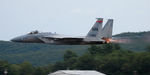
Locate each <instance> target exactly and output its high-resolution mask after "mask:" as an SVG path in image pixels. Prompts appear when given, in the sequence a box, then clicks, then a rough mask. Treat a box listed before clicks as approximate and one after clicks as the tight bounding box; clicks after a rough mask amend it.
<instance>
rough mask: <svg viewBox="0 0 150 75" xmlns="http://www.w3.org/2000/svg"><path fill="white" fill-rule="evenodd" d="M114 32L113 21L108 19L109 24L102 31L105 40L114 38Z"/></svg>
mask: <svg viewBox="0 0 150 75" xmlns="http://www.w3.org/2000/svg"><path fill="white" fill-rule="evenodd" d="M112 30H113V19H108V21H107V23H106V24H105V26H104V28H103V29H102V32H103V33H102V36H103V38H112Z"/></svg>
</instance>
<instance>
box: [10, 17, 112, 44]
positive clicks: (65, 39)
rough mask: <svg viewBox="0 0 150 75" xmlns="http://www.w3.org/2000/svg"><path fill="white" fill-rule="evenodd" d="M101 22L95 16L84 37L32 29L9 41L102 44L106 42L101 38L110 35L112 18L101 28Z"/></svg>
mask: <svg viewBox="0 0 150 75" xmlns="http://www.w3.org/2000/svg"><path fill="white" fill-rule="evenodd" d="M102 24H103V18H97V21H96V23H95V24H94V26H93V27H92V28H91V30H90V31H89V32H88V34H87V36H85V37H72V36H67V35H60V34H56V33H51V32H42V33H39V32H38V31H34V32H31V33H29V34H26V35H22V36H19V37H16V38H13V39H12V40H11V41H12V42H23V43H48V44H57V45H87V44H103V43H106V40H105V39H102V38H107V39H109V38H111V37H112V28H113V20H112V19H109V20H108V21H107V23H106V24H105V26H104V28H102Z"/></svg>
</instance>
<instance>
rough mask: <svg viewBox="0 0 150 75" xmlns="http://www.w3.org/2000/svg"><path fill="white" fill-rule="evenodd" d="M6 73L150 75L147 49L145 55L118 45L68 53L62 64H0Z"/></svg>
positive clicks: (93, 46)
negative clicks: (57, 72) (62, 72)
mask: <svg viewBox="0 0 150 75" xmlns="http://www.w3.org/2000/svg"><path fill="white" fill-rule="evenodd" d="M5 70H7V71H8V75H47V74H49V73H51V72H55V71H57V70H97V71H99V72H102V73H105V74H107V75H134V73H137V74H138V75H150V46H148V47H147V52H134V51H130V50H124V49H121V47H120V46H119V44H105V45H92V46H90V47H89V48H88V51H87V52H86V53H84V54H83V55H81V56H78V55H77V54H76V53H75V52H73V51H72V50H67V51H66V52H65V54H64V56H63V60H62V61H58V62H56V63H54V64H48V65H47V66H33V65H31V64H30V63H29V62H23V63H20V64H10V63H8V62H6V61H0V75H4V71H5Z"/></svg>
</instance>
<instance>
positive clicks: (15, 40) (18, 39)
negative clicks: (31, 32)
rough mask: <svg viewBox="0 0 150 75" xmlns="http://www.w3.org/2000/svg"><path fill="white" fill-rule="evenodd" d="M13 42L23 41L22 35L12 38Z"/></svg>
mask: <svg viewBox="0 0 150 75" xmlns="http://www.w3.org/2000/svg"><path fill="white" fill-rule="evenodd" d="M11 41H12V42H20V41H21V37H15V38H13V39H11Z"/></svg>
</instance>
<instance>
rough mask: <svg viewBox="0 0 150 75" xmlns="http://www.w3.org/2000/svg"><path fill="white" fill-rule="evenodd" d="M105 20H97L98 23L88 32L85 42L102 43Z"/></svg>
mask: <svg viewBox="0 0 150 75" xmlns="http://www.w3.org/2000/svg"><path fill="white" fill-rule="evenodd" d="M102 24H103V18H97V21H96V23H95V24H94V26H93V27H92V28H91V30H90V31H89V32H88V34H87V36H86V37H85V39H84V40H85V41H101V38H102V37H101V34H102Z"/></svg>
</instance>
